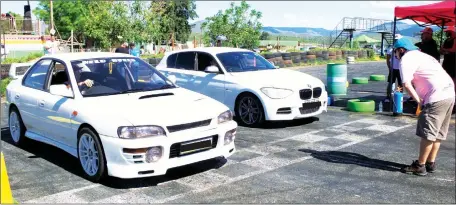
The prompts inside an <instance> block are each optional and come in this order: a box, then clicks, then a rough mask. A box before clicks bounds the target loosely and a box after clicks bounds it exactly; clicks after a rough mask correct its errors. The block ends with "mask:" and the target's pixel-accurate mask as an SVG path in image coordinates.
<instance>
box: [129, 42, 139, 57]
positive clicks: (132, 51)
mask: <svg viewBox="0 0 456 205" xmlns="http://www.w3.org/2000/svg"><path fill="white" fill-rule="evenodd" d="M128 53H129V54H130V55H132V56H135V57H139V52H138V50H137V49H135V43H130V48H129V50H128Z"/></svg>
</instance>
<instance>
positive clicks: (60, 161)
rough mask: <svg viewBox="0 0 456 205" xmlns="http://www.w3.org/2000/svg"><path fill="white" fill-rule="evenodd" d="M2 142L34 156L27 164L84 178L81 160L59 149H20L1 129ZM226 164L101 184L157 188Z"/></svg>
mask: <svg viewBox="0 0 456 205" xmlns="http://www.w3.org/2000/svg"><path fill="white" fill-rule="evenodd" d="M1 140H2V143H8V144H10V145H12V146H15V147H16V148H18V149H22V150H24V151H26V152H28V153H30V154H33V155H32V156H29V157H27V158H26V159H20V160H22V161H23V163H25V164H27V163H30V164H33V163H32V160H37V159H39V158H41V159H44V160H46V161H48V162H50V163H52V164H54V165H56V166H58V167H60V168H62V169H64V170H65V171H67V172H70V173H72V174H74V175H77V176H79V177H81V178H84V177H83V176H84V175H83V170H82V168H81V166H80V164H79V160H78V159H77V158H75V157H73V156H72V155H70V154H68V153H67V152H65V151H63V150H61V149H59V148H57V147H54V146H51V145H48V144H45V143H42V142H38V141H35V140H31V139H29V140H26V141H24V142H25V143H24V144H23V145H21V146H20V147H18V146H16V145H14V143H13V141H12V139H11V135H10V132H9V130H8V129H7V128H2V129H1ZM226 162H227V160H226V159H223V158H215V159H210V160H206V161H202V162H197V163H194V164H191V165H186V166H182V167H176V168H173V169H169V170H168V172H167V173H166V175H163V176H155V177H144V178H136V179H120V178H116V177H105V178H104V179H103V180H101V181H100V182H99V183H100V184H101V185H104V186H107V187H110V188H114V189H129V188H141V187H149V186H157V185H158V184H160V183H164V182H168V181H172V180H176V179H179V178H183V177H188V176H191V175H194V174H198V173H202V172H206V171H209V170H211V169H218V168H220V167H222V166H223V165H225V164H226ZM43 171H45V170H43Z"/></svg>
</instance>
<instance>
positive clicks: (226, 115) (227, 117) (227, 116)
mask: <svg viewBox="0 0 456 205" xmlns="http://www.w3.org/2000/svg"><path fill="white" fill-rule="evenodd" d="M217 119H218V123H219V124H221V123H224V122H228V121H231V120H233V113H232V112H231V111H230V110H227V111H225V112H223V113H222V114H220V115H219V116H218V118H217Z"/></svg>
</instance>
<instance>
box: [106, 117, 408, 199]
mask: <svg viewBox="0 0 456 205" xmlns="http://www.w3.org/2000/svg"><path fill="white" fill-rule="evenodd" d="M361 121H362V122H365V121H363V120H357V121H353V122H349V123H344V125H343V126H345V125H349V124H351V123H355V122H361ZM371 122H373V121H371ZM378 122H379V121H375V123H378ZM381 122H382V123H384V122H386V121H381ZM372 126H374V125H372ZM410 126H412V125H405V126H401V127H398V128H397V129H387V130H386V131H385V130H383V131H382V132H379V133H378V134H376V135H374V136H370V137H369V139H372V138H374V137H378V136H383V135H387V134H389V133H391V132H389V131H393V130H394V131H396V130H399V129H404V128H407V127H410ZM339 127H340V126H339ZM374 128H376V127H374ZM358 129H362V128H358ZM322 130H324V129H322ZM322 130H317V131H312V132H311V133H316V132H320V131H322ZM296 136H297V135H295V136H292V137H288V138H286V139H285V140H288V139H293V138H296ZM309 136H311V135H309ZM341 136H342V137H343V136H345V138H351V139H354V141H351V142H349V143H345V144H343V145H340V146H338V147H328V149H329V148H331V149H330V150H339V149H343V148H345V147H348V146H352V145H355V144H358V143H360V142H363V141H365V140H366V139H367V138H363V137H362V136H355V135H341ZM301 137H302V136H301ZM285 140H284V139H281V140H277V141H275V142H280V141H285ZM270 146H271V145H270V144H264V147H263V146H256V149H257V150H261V151H267V149H266V148H268V147H270ZM260 147H263V148H260ZM245 149H246V150H247V149H248V150H249V151H250V148H245ZM312 149H315V147H312ZM240 150H242V149H240ZM273 150H275V151H280V150H281V149H273ZM273 150H269V151H273ZM273 153H276V152H274V151H273V152H268V153H263V152H262V154H264V155H262V156H259V157H256V158H253V159H249V160H246V161H243V162H239V163H240V164H245V165H248V166H253V167H258V168H260V169H259V170H257V171H251V172H249V173H247V174H244V175H240V176H237V177H234V178H229V177H226V176H221V175H219V174H216V175H214V174H215V173H213V172H214V171H216V170H210V171H207V172H203V173H200V174H195V175H192V176H190V177H185V178H181V179H177V180H174V182H177V183H180V184H183V185H185V186H191V187H194V189H193V190H191V191H188V192H184V193H180V194H177V195H173V196H170V197H167V198H164V199H157V200H153V201H151V202H150V203H168V202H170V201H173V200H176V199H179V198H182V197H186V196H189V195H193V194H196V193H200V192H204V191H207V190H211V189H214V188H216V187H219V186H222V185H226V184H231V183H234V182H237V181H240V180H244V179H248V178H250V177H254V176H256V175H259V174H263V173H266V172H270V171H273V170H276V169H279V168H282V167H285V166H288V165H292V164H295V163H299V162H302V161H305V160H308V159H312V158H313V157H311V156H304V157H299V158H297V159H293V160H291V159H285V158H277V157H273V156H271V154H273ZM212 177H213V178H212ZM208 179H210V181H208ZM134 197H140V196H138V191H137V189H131V191H129V192H127V193H124V194H119V195H116V196H115V198H113V197H110V198H107V199H102V200H100V201H97V203H102V202H116V203H131V202H130V201H129V199H131V198H134ZM137 200H139V199H137Z"/></svg>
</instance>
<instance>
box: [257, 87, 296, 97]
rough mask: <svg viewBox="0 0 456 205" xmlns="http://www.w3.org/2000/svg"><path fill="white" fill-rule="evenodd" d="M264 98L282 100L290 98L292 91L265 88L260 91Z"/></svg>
mask: <svg viewBox="0 0 456 205" xmlns="http://www.w3.org/2000/svg"><path fill="white" fill-rule="evenodd" d="M260 90H261V92H263V93H264V94H265V95H266V96H268V97H270V98H272V99H282V98H286V97H288V96H290V95H291V94H293V91H292V90H289V89H285V88H271V87H265V88H261V89H260Z"/></svg>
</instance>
